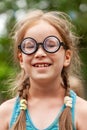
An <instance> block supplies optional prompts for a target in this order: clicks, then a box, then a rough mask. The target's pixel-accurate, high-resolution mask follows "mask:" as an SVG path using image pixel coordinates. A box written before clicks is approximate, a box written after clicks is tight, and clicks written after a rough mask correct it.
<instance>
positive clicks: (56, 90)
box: [29, 80, 65, 98]
mask: <svg viewBox="0 0 87 130" xmlns="http://www.w3.org/2000/svg"><path fill="white" fill-rule="evenodd" d="M30 84H31V85H30V89H29V93H30V96H31V97H35V98H36V97H37V98H46V97H52V98H53V97H64V96H65V89H64V88H63V86H62V85H61V82H60V81H58V80H57V81H50V82H44V83H37V82H33V81H32V80H30Z"/></svg>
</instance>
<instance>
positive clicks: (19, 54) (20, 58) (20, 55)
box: [18, 52, 23, 68]
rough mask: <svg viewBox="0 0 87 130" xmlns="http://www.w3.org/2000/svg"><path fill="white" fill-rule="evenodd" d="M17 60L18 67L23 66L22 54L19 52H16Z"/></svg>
mask: <svg viewBox="0 0 87 130" xmlns="http://www.w3.org/2000/svg"><path fill="white" fill-rule="evenodd" d="M18 60H19V63H20V67H21V68H23V56H22V53H21V52H18Z"/></svg>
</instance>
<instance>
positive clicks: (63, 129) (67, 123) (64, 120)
mask: <svg viewBox="0 0 87 130" xmlns="http://www.w3.org/2000/svg"><path fill="white" fill-rule="evenodd" d="M62 79H63V82H64V88H65V89H66V96H70V85H69V82H68V74H67V71H66V70H64V69H63V71H62ZM59 130H73V128H72V115H71V108H70V107H68V106H67V107H66V108H65V109H64V111H63V112H62V114H61V116H60V119H59Z"/></svg>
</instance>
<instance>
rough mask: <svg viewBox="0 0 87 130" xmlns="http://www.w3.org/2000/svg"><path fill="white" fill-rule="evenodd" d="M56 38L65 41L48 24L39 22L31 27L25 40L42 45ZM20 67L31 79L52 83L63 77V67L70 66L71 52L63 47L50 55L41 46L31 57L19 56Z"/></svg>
mask: <svg viewBox="0 0 87 130" xmlns="http://www.w3.org/2000/svg"><path fill="white" fill-rule="evenodd" d="M51 35H53V36H56V37H58V39H59V40H60V41H63V39H62V38H61V36H60V34H59V33H58V31H57V30H56V29H55V28H54V27H53V26H52V25H50V24H49V23H48V22H45V21H39V22H38V23H36V24H34V26H32V27H29V28H28V29H27V31H26V33H25V36H24V38H27V37H31V38H33V39H35V40H36V41H37V42H38V43H42V42H43V40H44V39H45V38H46V37H48V36H51ZM18 57H19V61H20V66H21V68H23V69H24V70H25V72H26V73H27V75H28V76H29V78H30V79H31V80H33V81H37V82H38V81H41V80H44V81H50V80H51V81H52V80H53V79H54V80H55V79H59V78H60V77H61V71H62V69H63V67H67V66H68V65H69V64H70V59H71V51H70V50H67V51H65V50H64V48H63V47H62V46H61V47H60V49H59V50H58V51H57V52H55V53H48V52H46V51H45V50H43V48H42V47H41V46H39V49H38V50H37V51H36V52H35V53H34V54H31V55H26V54H24V53H22V52H19V54H18Z"/></svg>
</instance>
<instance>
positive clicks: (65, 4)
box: [0, 0, 87, 103]
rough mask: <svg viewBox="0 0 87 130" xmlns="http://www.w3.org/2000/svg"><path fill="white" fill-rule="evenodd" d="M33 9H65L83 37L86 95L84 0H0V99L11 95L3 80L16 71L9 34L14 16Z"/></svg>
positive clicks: (86, 9)
mask: <svg viewBox="0 0 87 130" xmlns="http://www.w3.org/2000/svg"><path fill="white" fill-rule="evenodd" d="M32 9H42V10H50V11H51V10H59V11H64V12H66V13H67V14H68V15H70V17H71V18H72V22H73V24H74V25H75V26H76V29H77V33H78V34H79V36H81V37H82V39H81V42H80V56H81V59H82V61H83V63H84V66H83V68H82V75H83V78H84V80H85V98H86V99H87V95H86V92H87V89H86V86H87V85H86V84H87V0H77V1H76V0H0V103H1V102H2V101H4V100H6V99H8V98H10V97H11V94H10V93H9V92H5V91H7V90H8V88H9V86H8V85H7V84H6V82H7V79H9V76H11V74H14V73H15V72H16V67H15V66H14V65H13V55H12V53H13V52H12V51H11V47H10V46H11V44H12V41H11V37H10V36H9V34H10V33H11V30H12V28H13V26H14V24H15V22H16V20H18V19H20V18H22V17H23V16H24V15H25V14H26V11H27V10H32Z"/></svg>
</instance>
